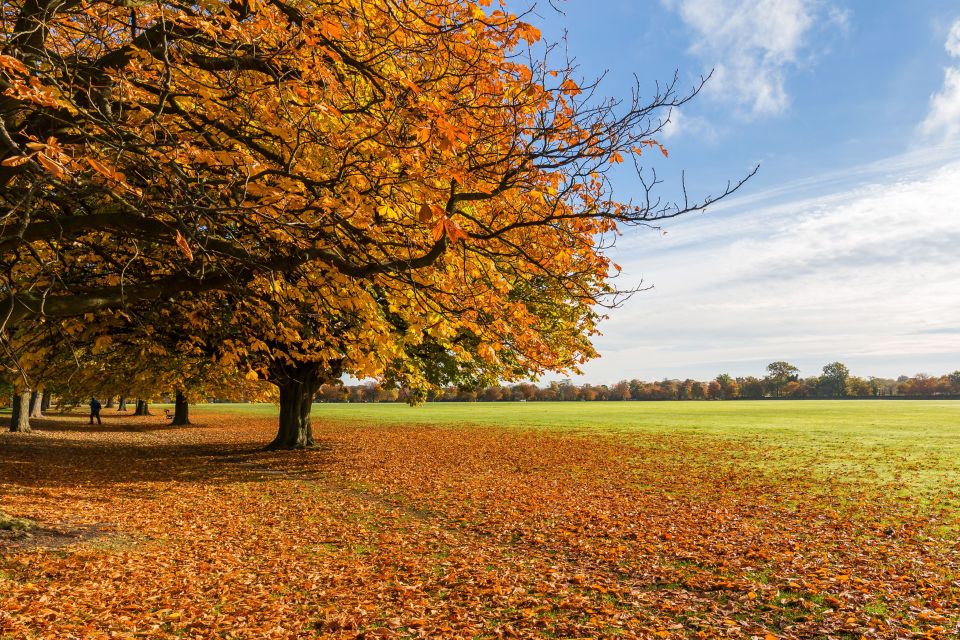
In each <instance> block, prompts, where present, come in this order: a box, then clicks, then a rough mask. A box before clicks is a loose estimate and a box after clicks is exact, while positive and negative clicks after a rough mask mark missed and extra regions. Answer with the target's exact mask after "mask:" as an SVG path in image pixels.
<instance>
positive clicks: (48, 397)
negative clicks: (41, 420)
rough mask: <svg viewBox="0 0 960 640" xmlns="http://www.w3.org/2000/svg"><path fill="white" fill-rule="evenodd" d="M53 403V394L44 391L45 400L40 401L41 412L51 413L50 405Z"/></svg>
mask: <svg viewBox="0 0 960 640" xmlns="http://www.w3.org/2000/svg"><path fill="white" fill-rule="evenodd" d="M52 401H53V394H52V393H50V392H49V391H47V390H46V389H44V390H43V398H42V399H41V400H40V411H50V403H51V402H52Z"/></svg>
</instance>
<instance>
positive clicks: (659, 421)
mask: <svg viewBox="0 0 960 640" xmlns="http://www.w3.org/2000/svg"><path fill="white" fill-rule="evenodd" d="M191 411H192V412H193V414H194V415H196V416H197V417H199V416H202V415H203V414H204V413H206V412H212V413H236V414H242V415H251V416H264V417H266V416H275V415H276V414H277V411H278V410H277V408H276V406H274V405H271V404H259V405H254V404H211V405H199V406H196V407H192V408H191ZM313 416H314V419H315V423H316V424H317V425H318V426H322V424H323V422H324V421H331V422H338V423H348V422H350V423H362V424H372V425H404V424H418V425H431V426H437V427H457V426H480V427H502V428H513V429H532V430H548V431H556V432H562V433H570V434H605V435H615V436H621V437H623V436H626V437H628V438H636V439H638V440H640V441H642V440H643V439H644V436H662V435H665V434H674V435H684V436H691V437H696V438H706V439H708V440H715V439H726V440H735V441H737V442H740V443H747V444H750V445H753V446H755V447H757V448H758V449H760V450H761V451H764V452H767V453H769V456H767V457H765V458H764V459H763V460H760V461H755V462H759V463H760V464H761V465H763V466H769V467H778V468H786V469H788V470H793V471H795V472H804V471H805V470H806V469H810V470H811V471H813V472H816V473H818V474H820V475H822V476H824V477H828V476H829V477H836V478H848V479H853V480H856V481H868V482H880V483H894V484H896V483H900V484H902V485H904V490H905V491H910V490H913V489H916V488H923V489H927V490H936V491H938V492H940V491H948V492H950V491H954V490H956V491H960V401H949V400H944V401H935V400H930V401H927V400H911V401H907V400H902V401H901V400H805V401H736V402H526V403H515V402H509V403H431V404H427V405H424V406H420V407H408V406H406V405H402V404H316V405H314V409H313ZM651 440H652V438H651Z"/></svg>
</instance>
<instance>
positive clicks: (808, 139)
mask: <svg viewBox="0 0 960 640" xmlns="http://www.w3.org/2000/svg"><path fill="white" fill-rule="evenodd" d="M508 6H509V5H508ZM554 6H555V7H557V8H558V9H559V12H558V11H557V10H555V9H553V8H551V6H550V5H549V4H542V5H538V7H537V9H536V15H534V16H531V17H530V18H529V21H531V22H533V23H535V24H536V25H537V26H539V27H540V28H541V29H542V31H543V35H544V38H545V39H547V40H553V41H556V40H559V39H562V38H564V37H565V38H566V40H567V49H568V51H569V55H570V56H572V57H573V58H574V59H575V60H576V62H577V64H578V65H579V70H580V72H581V73H582V75H583V77H584V78H592V77H597V76H600V75H603V76H604V79H603V83H602V85H601V87H602V90H603V92H604V93H605V94H606V95H611V96H617V95H621V96H623V95H629V91H630V88H631V86H632V84H633V83H634V81H635V80H634V76H636V78H637V79H639V82H640V87H641V89H642V90H643V92H644V93H645V94H646V95H650V94H651V93H652V92H653V90H654V89H655V87H656V82H657V81H660V82H661V83H662V82H663V81H665V80H669V79H670V78H671V77H672V76H673V74H674V72H678V73H679V77H680V80H681V84H682V85H683V86H691V85H692V84H693V83H695V82H696V80H697V78H699V77H700V76H705V75H707V74H709V73H710V72H711V71H712V73H713V75H712V77H711V78H710V80H709V81H708V82H707V84H706V86H705V87H704V89H703V91H702V92H701V93H700V95H698V96H697V97H696V98H695V99H694V100H693V101H692V102H691V103H689V104H687V105H685V106H684V107H683V108H682V109H681V110H679V112H677V111H675V112H674V113H673V114H671V117H670V122H669V123H668V124H667V126H666V127H665V130H664V131H663V134H662V136H661V141H662V142H663V143H664V144H665V145H666V146H667V147H668V148H669V151H670V155H669V158H668V159H661V160H658V161H656V162H657V165H656V169H657V172H658V174H659V175H660V176H661V177H662V178H664V179H665V183H664V185H662V189H661V194H662V195H663V196H664V197H666V198H671V197H675V195H676V193H677V189H678V185H679V179H680V176H681V174H682V173H685V175H686V180H687V185H688V188H689V189H690V191H691V192H692V193H694V194H700V195H706V194H710V193H716V192H718V191H721V190H722V189H723V187H724V185H725V184H726V182H727V181H728V180H737V179H739V178H740V177H742V176H743V175H745V174H746V173H747V172H749V171H750V170H751V169H752V167H753V166H755V165H757V164H759V165H760V171H759V172H758V174H757V175H756V176H755V177H754V178H753V179H751V180H750V181H749V182H748V183H747V185H745V186H744V187H743V189H742V190H741V191H740V192H738V193H737V194H736V195H735V196H734V197H731V198H729V199H727V200H724V201H723V202H721V203H718V204H717V205H715V206H713V207H711V208H710V209H709V210H708V211H707V212H706V213H703V214H692V215H690V216H687V217H685V218H681V219H678V220H677V221H674V222H670V223H667V224H665V225H664V226H663V228H662V230H659V231H657V230H651V229H630V230H627V231H626V232H625V233H624V234H623V236H622V237H621V238H619V241H618V245H617V248H616V249H615V251H614V254H613V257H614V259H615V260H616V261H617V262H618V263H619V264H620V265H621V266H622V267H623V274H622V275H621V277H620V279H619V280H618V285H619V286H622V287H624V288H626V287H630V286H633V285H636V284H638V283H640V282H642V283H643V284H644V285H645V286H652V289H650V290H648V291H644V292H642V293H639V294H637V295H635V296H634V297H633V298H631V299H630V300H629V301H628V302H627V303H626V304H625V305H623V306H622V307H620V308H618V309H614V310H612V311H610V319H609V320H607V321H606V322H605V323H604V324H603V325H602V330H603V334H604V335H603V336H601V337H599V338H598V339H597V340H596V341H595V344H596V346H597V347H598V349H599V351H600V353H601V354H602V357H601V358H599V359H597V360H595V361H593V362H591V363H589V364H588V365H587V366H586V367H585V372H584V375H583V376H579V377H576V378H575V381H590V382H594V383H610V382H615V381H617V380H620V379H624V378H642V379H646V380H652V379H661V378H667V377H668V378H675V377H677V378H686V377H692V378H697V379H710V378H713V377H714V376H716V375H717V374H719V373H724V372H727V373H731V374H733V375H735V376H739V375H757V376H762V375H763V374H764V370H765V367H766V364H767V363H769V362H772V361H775V360H787V361H789V362H792V363H793V364H795V365H797V366H798V367H800V369H801V372H802V374H803V375H816V374H818V373H820V371H821V369H822V367H823V365H825V364H827V363H829V362H833V361H837V360H839V361H841V362H844V363H846V364H847V365H848V366H849V367H850V369H851V371H852V373H854V374H857V375H863V376H869V375H876V376H883V377H896V376H897V375H900V374H906V375H913V374H916V373H920V372H923V373H930V374H940V373H946V372H949V371H955V370H957V369H960V4H958V3H956V2H955V1H950V2H947V1H939V0H915V1H913V2H909V3H908V2H901V1H899V0H867V1H855V0H632V1H627V0H622V1H621V0H594V1H593V2H586V1H578V0H569V1H567V2H562V1H561V2H557V1H555V2H554ZM511 8H512V7H511ZM615 188H616V194H617V196H618V197H619V198H620V199H629V198H630V197H632V196H636V195H637V194H638V193H639V183H638V181H637V179H636V177H635V176H633V175H629V174H627V173H624V172H618V174H617V175H616V178H615Z"/></svg>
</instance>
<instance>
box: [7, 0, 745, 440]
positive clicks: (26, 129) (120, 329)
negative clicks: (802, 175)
mask: <svg viewBox="0 0 960 640" xmlns="http://www.w3.org/2000/svg"><path fill="white" fill-rule="evenodd" d="M490 5H491V3H490V2H489V0H410V1H405V2H402V3H397V2H392V1H389V0H331V1H324V2H315V1H313V0H295V1H294V0H270V1H269V2H256V3H255V2H252V1H248V0H214V1H213V2H204V3H180V4H169V3H154V2H135V3H130V2H127V1H126V0H90V1H88V2H81V3H77V2H62V1H60V0H10V1H9V2H6V3H5V4H4V8H3V11H2V13H0V358H2V360H0V377H2V378H3V380H4V381H5V382H6V383H8V384H9V385H11V386H12V387H13V388H14V391H13V396H14V399H15V409H16V411H15V414H14V420H13V428H14V429H21V430H25V429H26V428H27V423H28V418H29V415H28V414H29V412H28V411H27V410H26V407H28V406H29V405H30V404H31V403H30V398H31V397H32V396H34V395H35V394H40V397H43V394H44V393H46V392H47V391H50V392H53V393H54V394H57V395H60V396H63V397H66V398H82V397H89V396H98V397H107V396H109V395H117V394H120V393H123V394H125V395H128V396H130V397H137V398H141V399H142V400H147V399H150V398H153V397H156V396H157V395H158V394H159V393H161V392H167V391H168V390H175V391H176V393H177V397H178V399H179V400H181V402H178V405H180V404H182V405H183V406H186V403H187V402H188V401H190V400H193V399H199V398H205V397H216V396H221V395H229V394H234V393H238V390H239V389H242V388H243V387H244V385H248V384H249V385H251V389H249V393H247V392H244V394H243V395H246V396H247V397H256V396H257V394H264V395H265V396H269V395H270V394H271V393H272V395H273V396H274V397H276V398H277V399H278V401H279V403H280V419H279V427H278V433H277V437H276V439H275V440H274V442H273V443H272V445H271V446H273V447H275V448H288V447H305V446H309V445H310V444H312V435H311V427H310V417H309V412H310V404H311V401H312V400H313V398H314V397H315V396H316V394H317V392H318V390H319V389H320V386H321V384H323V383H324V382H329V381H333V380H338V379H340V377H341V376H342V375H345V374H349V375H352V376H354V377H356V378H360V379H365V378H374V379H377V380H379V381H381V382H382V383H383V384H385V385H386V386H400V387H403V388H405V389H410V390H411V391H410V392H409V393H408V394H407V396H408V399H409V400H411V401H417V400H420V399H422V398H424V397H425V395H426V393H427V390H428V389H431V388H435V387H441V386H445V385H458V386H464V387H466V386H471V387H476V386H485V385H489V384H492V383H494V382H496V381H516V380H521V379H527V378H529V377H530V376H539V375H542V374H544V373H546V372H571V373H572V372H577V371H578V367H579V366H580V365H581V364H582V363H583V362H585V361H586V360H587V359H589V358H592V357H594V356H595V355H596V353H595V351H594V348H593V346H592V345H591V342H590V337H591V336H592V335H594V334H595V333H596V331H597V326H598V323H599V321H600V320H601V319H602V317H603V314H604V313H605V307H609V306H611V305H616V304H617V302H618V301H619V300H621V299H622V297H620V294H622V293H629V292H622V291H617V289H616V287H615V286H614V284H613V282H612V277H613V276H614V275H615V274H616V273H617V272H618V271H619V267H617V266H616V265H615V264H613V263H612V262H611V260H610V258H609V249H610V247H611V244H612V241H613V240H614V239H615V238H616V237H617V235H618V233H619V232H620V231H622V230H623V229H625V228H627V227H631V226H633V227H636V226H641V227H642V226H648V227H649V226H655V225H657V224H658V223H659V221H661V220H664V219H666V218H672V217H675V216H678V215H682V214H684V213H686V212H689V211H701V210H703V209H704V208H705V207H706V206H707V205H709V204H710V203H712V202H715V201H716V200H717V199H719V198H722V197H724V196H725V195H727V194H729V193H731V192H733V191H735V190H736V189H737V188H738V187H739V185H740V184H742V183H743V182H742V181H741V182H739V183H733V184H728V185H727V186H726V187H725V188H724V189H723V190H721V192H720V193H719V194H717V196H715V197H712V196H707V197H704V198H703V199H701V200H699V201H688V200H686V198H685V194H686V193H688V190H687V188H686V185H680V187H681V188H678V189H677V190H676V192H677V193H682V194H684V200H683V201H682V202H679V203H676V204H674V203H669V202H665V201H661V200H660V199H658V197H657V196H656V194H655V187H656V185H657V184H658V182H659V180H658V178H657V176H656V174H654V173H652V171H651V170H650V168H649V167H650V165H649V158H647V156H648V155H649V154H651V153H652V154H653V156H654V157H657V156H660V157H661V158H662V157H663V156H666V150H665V149H664V148H663V147H662V146H661V145H660V144H659V143H658V142H657V136H658V135H659V133H660V131H661V130H662V128H663V126H664V124H665V123H666V122H667V121H668V118H669V114H670V110H671V108H673V107H677V106H679V105H682V104H684V103H685V102H686V101H687V100H689V99H690V98H691V97H692V96H693V95H695V94H696V93H697V91H699V88H700V85H699V84H697V85H695V86H693V87H692V88H691V90H690V91H688V92H683V91H677V90H676V79H674V80H673V81H672V82H667V83H666V84H665V85H664V84H660V85H657V87H658V88H657V90H656V91H655V93H653V95H652V97H649V98H644V99H641V94H640V86H639V85H638V86H636V87H634V90H633V91H632V92H631V94H630V95H629V96H628V97H626V98H625V99H606V98H603V97H602V96H601V95H599V93H598V87H597V85H596V83H593V82H590V81H588V80H585V79H583V78H582V77H580V76H579V74H578V72H577V70H576V68H575V67H574V66H573V64H572V63H570V62H569V61H568V60H567V58H566V57H565V50H564V47H554V46H551V45H549V44H544V43H538V40H539V38H540V36H539V32H538V31H537V29H536V28H535V27H534V26H532V25H531V24H529V23H528V22H526V21H525V20H524V19H522V16H517V15H513V14H510V13H508V12H506V11H504V10H503V9H502V7H501V8H496V7H491V6H490ZM661 161H662V160H661ZM641 162H643V163H646V167H647V168H646V169H645V168H644V167H643V166H642V165H641ZM623 163H626V164H627V165H628V166H629V165H633V166H634V167H636V169H637V172H638V175H639V177H640V179H641V181H642V185H644V188H641V189H640V191H639V192H638V193H635V194H633V199H632V200H624V199H619V198H615V197H614V195H613V192H612V187H611V181H610V180H609V179H608V176H609V172H610V171H611V169H612V168H613V167H615V166H616V165H619V164H623ZM264 381H265V382H266V383H267V385H264V384H262V383H263V382H264ZM270 385H272V386H273V387H274V389H273V391H272V392H271V391H269V390H268V389H269V386H270Z"/></svg>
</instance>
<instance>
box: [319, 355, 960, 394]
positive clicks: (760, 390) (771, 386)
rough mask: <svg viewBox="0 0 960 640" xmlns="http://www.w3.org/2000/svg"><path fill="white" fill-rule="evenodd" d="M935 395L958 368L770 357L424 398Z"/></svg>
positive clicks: (958, 374) (373, 389)
mask: <svg viewBox="0 0 960 640" xmlns="http://www.w3.org/2000/svg"><path fill="white" fill-rule="evenodd" d="M408 396H409V392H408V391H407V390H406V389H402V388H401V389H398V388H391V387H386V386H381V385H379V384H376V383H366V384H359V385H349V386H348V385H339V384H336V385H334V384H328V385H324V386H323V387H321V389H320V393H319V394H318V396H317V400H318V401H319V402H405V401H406V400H407V398H408ZM894 397H902V398H939V397H944V398H946V397H960V370H958V371H954V372H953V373H950V374H946V375H942V376H929V375H926V374H922V373H921V374H917V375H915V376H913V377H908V376H900V377H899V378H896V379H892V378H878V377H869V378H861V377H859V376H853V375H850V371H849V369H848V368H847V367H846V366H845V365H844V364H843V363H840V362H832V363H830V364H828V365H827V366H825V367H824V368H823V373H822V374H821V375H819V376H811V377H808V378H801V377H800V376H799V369H797V367H795V366H793V365H791V364H790V363H788V362H783V361H779V362H772V363H770V364H769V365H768V366H767V375H766V376H764V377H763V378H757V377H754V376H746V377H739V378H735V377H733V376H730V375H728V374H725V373H724V374H720V375H718V376H717V377H716V378H714V379H713V380H709V381H701V380H692V379H689V378H688V379H686V380H659V381H655V382H646V381H644V380H621V381H620V382H617V383H616V384H613V385H605V384H604V385H595V384H589V383H587V384H581V385H576V384H573V383H572V382H571V381H569V380H565V381H562V382H551V383H550V384H548V385H546V386H537V385H536V384H533V383H530V382H522V383H519V384H513V385H492V386H488V387H485V388H480V389H471V388H459V387H445V388H443V389H437V390H434V391H431V392H430V393H428V395H427V401H428V402H510V401H513V402H525V401H530V402H533V401H537V402H544V401H546V402H548V401H576V400H580V401H588V402H589V401H594V400H621V401H622V400H734V399H754V400H758V399H763V398H793V399H815V398H894Z"/></svg>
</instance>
